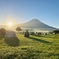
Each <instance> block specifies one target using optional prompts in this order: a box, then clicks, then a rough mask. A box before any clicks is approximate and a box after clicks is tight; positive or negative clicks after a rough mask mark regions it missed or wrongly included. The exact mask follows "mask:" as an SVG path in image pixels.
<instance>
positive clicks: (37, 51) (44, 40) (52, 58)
mask: <svg viewBox="0 0 59 59" xmlns="http://www.w3.org/2000/svg"><path fill="white" fill-rule="evenodd" d="M17 37H18V39H19V45H18V46H10V45H8V44H7V43H6V42H5V38H3V39H2V38H0V59H59V34H57V35H51V34H50V35H42V36H40V37H39V36H36V35H30V37H29V38H26V37H24V35H22V34H17ZM10 43H11V42H10ZM13 43H14V42H13Z"/></svg>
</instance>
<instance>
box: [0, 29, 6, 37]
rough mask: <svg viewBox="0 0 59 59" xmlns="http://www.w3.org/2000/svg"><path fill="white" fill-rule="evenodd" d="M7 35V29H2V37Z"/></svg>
mask: <svg viewBox="0 0 59 59" xmlns="http://www.w3.org/2000/svg"><path fill="white" fill-rule="evenodd" d="M5 34H6V29H5V28H1V29H0V35H1V36H2V37H5Z"/></svg>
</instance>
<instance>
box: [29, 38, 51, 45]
mask: <svg viewBox="0 0 59 59" xmlns="http://www.w3.org/2000/svg"><path fill="white" fill-rule="evenodd" d="M29 38H30V39H32V40H36V41H38V42H42V43H46V44H51V42H48V41H45V40H42V39H38V38H33V37H29Z"/></svg>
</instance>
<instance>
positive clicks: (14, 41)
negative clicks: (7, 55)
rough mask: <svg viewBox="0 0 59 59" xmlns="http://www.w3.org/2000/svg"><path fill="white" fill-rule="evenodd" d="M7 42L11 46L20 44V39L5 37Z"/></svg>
mask: <svg viewBox="0 0 59 59" xmlns="http://www.w3.org/2000/svg"><path fill="white" fill-rule="evenodd" d="M5 43H6V44H8V45H9V46H18V45H19V39H18V38H17V37H11V38H5Z"/></svg>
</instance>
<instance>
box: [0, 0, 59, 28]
mask: <svg viewBox="0 0 59 59" xmlns="http://www.w3.org/2000/svg"><path fill="white" fill-rule="evenodd" d="M31 19H39V20H40V21H42V22H44V23H46V24H48V25H50V26H53V27H57V28H59V0H0V24H3V23H5V22H7V21H9V20H11V21H15V22H17V23H23V22H27V21H29V20H31Z"/></svg>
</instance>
